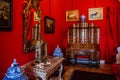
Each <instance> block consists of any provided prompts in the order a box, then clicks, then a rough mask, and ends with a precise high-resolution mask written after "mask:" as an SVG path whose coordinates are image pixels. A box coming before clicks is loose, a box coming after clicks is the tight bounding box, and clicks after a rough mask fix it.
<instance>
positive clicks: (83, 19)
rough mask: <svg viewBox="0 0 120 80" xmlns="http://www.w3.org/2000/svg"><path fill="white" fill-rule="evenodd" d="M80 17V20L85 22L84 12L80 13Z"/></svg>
mask: <svg viewBox="0 0 120 80" xmlns="http://www.w3.org/2000/svg"><path fill="white" fill-rule="evenodd" d="M80 19H81V21H82V22H85V19H86V16H85V15H84V14H82V15H81V17H80Z"/></svg>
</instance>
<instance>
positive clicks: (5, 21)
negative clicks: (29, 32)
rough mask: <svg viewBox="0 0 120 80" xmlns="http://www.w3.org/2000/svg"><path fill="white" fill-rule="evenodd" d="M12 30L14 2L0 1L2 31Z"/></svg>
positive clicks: (8, 0)
mask: <svg viewBox="0 0 120 80" xmlns="http://www.w3.org/2000/svg"><path fill="white" fill-rule="evenodd" d="M11 30H12V0H0V31H11Z"/></svg>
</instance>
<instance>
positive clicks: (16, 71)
mask: <svg viewBox="0 0 120 80" xmlns="http://www.w3.org/2000/svg"><path fill="white" fill-rule="evenodd" d="M3 80H28V77H27V76H26V75H25V74H24V73H23V71H22V70H21V68H20V67H19V64H18V63H17V62H16V59H14V61H13V63H12V64H11V66H10V67H9V68H8V70H7V72H6V74H5V77H4V78H3Z"/></svg>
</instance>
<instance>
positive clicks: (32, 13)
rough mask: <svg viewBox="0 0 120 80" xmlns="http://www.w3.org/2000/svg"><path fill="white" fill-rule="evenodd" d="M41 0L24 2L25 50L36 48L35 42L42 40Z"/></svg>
mask: <svg viewBox="0 0 120 80" xmlns="http://www.w3.org/2000/svg"><path fill="white" fill-rule="evenodd" d="M40 1H41V0H27V1H25V3H24V10H23V22H24V23H23V26H24V28H23V30H24V32H23V38H24V45H23V52H30V51H33V50H35V42H36V41H40V40H41V38H40V37H41V35H40V30H41V29H40V27H41V26H40V25H41V10H40Z"/></svg>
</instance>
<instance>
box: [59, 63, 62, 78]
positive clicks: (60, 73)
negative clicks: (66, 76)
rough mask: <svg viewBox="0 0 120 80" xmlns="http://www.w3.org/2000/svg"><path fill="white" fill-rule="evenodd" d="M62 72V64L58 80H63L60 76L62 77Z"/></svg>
mask: <svg viewBox="0 0 120 80" xmlns="http://www.w3.org/2000/svg"><path fill="white" fill-rule="evenodd" d="M62 71H63V64H61V65H60V69H59V76H58V80H63V79H62V76H61V75H62Z"/></svg>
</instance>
